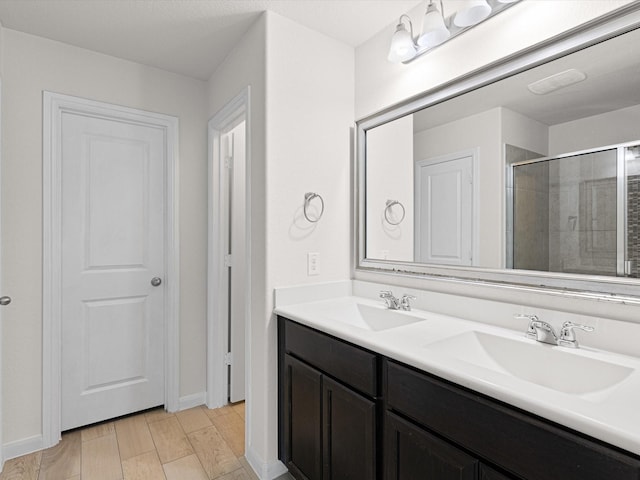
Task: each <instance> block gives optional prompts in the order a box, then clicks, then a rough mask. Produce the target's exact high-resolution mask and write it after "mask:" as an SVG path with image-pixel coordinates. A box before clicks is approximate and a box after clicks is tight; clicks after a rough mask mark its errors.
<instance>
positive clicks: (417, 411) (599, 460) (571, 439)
mask: <svg viewBox="0 0 640 480" xmlns="http://www.w3.org/2000/svg"><path fill="white" fill-rule="evenodd" d="M384 372H385V378H386V385H385V388H384V390H383V391H384V394H385V399H386V406H387V409H388V410H387V411H388V412H393V414H395V415H398V416H401V417H403V418H405V419H406V420H407V421H408V422H411V423H412V424H415V425H417V426H418V427H419V428H423V429H424V430H425V432H426V431H427V430H428V431H429V433H430V434H432V435H434V436H437V437H438V438H439V439H441V440H440V441H441V442H446V443H447V444H449V445H455V448H458V449H459V450H461V451H464V452H466V453H468V454H469V455H471V456H472V457H476V458H478V459H479V460H480V462H482V463H480V464H479V466H478V475H479V477H477V478H481V479H487V480H494V479H500V480H502V479H509V478H513V479H520V478H522V479H528V480H560V479H562V480H605V479H606V480H609V479H611V480H639V479H640V458H638V457H637V456H634V455H631V454H627V453H625V452H622V451H620V450H618V449H615V448H613V447H610V446H608V445H605V444H603V443H602V442H599V441H597V440H595V439H591V438H588V437H586V436H584V435H580V434H578V433H576V432H573V431H570V430H568V429H566V428H564V427H561V426H559V425H556V424H553V423H551V422H548V421H546V420H543V419H541V418H538V417H535V416H533V415H531V414H529V413H526V412H523V411H520V410H518V409H516V408H513V407H511V406H509V405H506V404H503V403H501V402H498V401H496V400H493V399H491V398H488V397H486V396H484V395H481V394H478V393H475V392H473V391H471V390H467V389H465V388H462V387H459V386H457V385H455V384H452V383H450V382H447V381H445V380H442V379H439V378H437V377H434V376H432V375H429V374H426V373H424V372H422V371H419V370H416V369H414V368H411V367H407V366H405V365H402V364H399V363H397V362H394V361H391V360H388V359H385V360H384ZM387 438H388V435H387ZM388 447H389V442H387V443H385V447H384V448H385V450H388ZM489 465H491V467H490V466H489ZM493 467H496V468H495V469H493ZM499 471H500V472H505V473H499ZM390 478H394V477H390ZM407 478H408V477H407ZM416 478H418V477H416ZM443 478H467V477H464V476H460V477H450V476H447V477H443ZM473 478H476V477H473Z"/></svg>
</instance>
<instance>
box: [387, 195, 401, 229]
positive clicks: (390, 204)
mask: <svg viewBox="0 0 640 480" xmlns="http://www.w3.org/2000/svg"><path fill="white" fill-rule="evenodd" d="M395 205H400V208H401V209H402V216H401V217H400V220H395V221H394V220H392V219H391V218H390V216H389V213H390V212H391V209H392V208H393V207H394V206H395ZM405 213H406V212H405V209H404V205H402V203H400V202H399V201H398V200H387V204H386V205H385V207H384V219H385V220H386V221H387V223H389V224H390V225H400V224H401V223H402V221H403V220H404V215H405Z"/></svg>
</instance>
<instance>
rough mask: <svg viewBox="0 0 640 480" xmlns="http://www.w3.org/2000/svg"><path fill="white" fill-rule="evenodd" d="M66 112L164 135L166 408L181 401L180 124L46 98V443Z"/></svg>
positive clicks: (56, 374)
mask: <svg viewBox="0 0 640 480" xmlns="http://www.w3.org/2000/svg"><path fill="white" fill-rule="evenodd" d="M64 112H70V113H76V114H81V115H89V116H94V117H99V118H106V119H114V120H116V121H121V122H131V123H135V124H138V125H145V126H150V127H154V128H161V129H163V130H164V132H165V142H166V154H167V158H166V165H165V169H166V172H165V182H166V185H165V203H166V204H165V212H166V213H165V214H166V219H165V233H164V236H165V238H164V242H165V266H166V267H165V268H166V273H165V285H166V287H165V288H166V298H165V305H164V307H165V332H164V337H165V346H164V348H165V408H166V409H167V410H169V411H175V410H177V409H178V401H179V345H180V343H179V342H180V339H179V333H180V330H179V323H178V320H179V307H180V297H179V295H180V285H179V280H180V278H179V273H180V272H179V265H180V263H179V251H180V250H179V205H178V118H176V117H172V116H169V115H162V114H159V113H153V112H146V111H143V110H137V109H133V108H128V107H122V106H119V105H112V104H107V103H102V102H96V101H92V100H87V99H84V98H79V97H73V96H68V95H61V94H57V93H52V92H47V91H45V92H43V152H42V153H43V156H42V158H43V252H42V254H43V272H42V273H43V279H42V282H43V299H42V300H43V311H42V322H43V325H42V334H43V343H42V361H43V362H42V377H43V383H42V433H43V435H42V442H43V448H48V447H51V446H53V445H55V444H56V443H57V442H58V441H59V440H60V433H61V431H60V428H61V423H60V412H61V348H62V336H61V325H62V318H61V312H62V291H61V283H62V282H61V273H62V228H61V226H62V194H61V192H62V190H61V189H62V182H61V171H62V168H61V166H62V165H61V164H62V155H61V153H62V152H61V148H60V138H61V127H62V114H63V113H64Z"/></svg>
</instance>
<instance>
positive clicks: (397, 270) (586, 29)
mask: <svg viewBox="0 0 640 480" xmlns="http://www.w3.org/2000/svg"><path fill="white" fill-rule="evenodd" d="M638 28H640V2H638V1H636V2H633V3H630V4H628V5H625V6H623V7H621V8H619V9H616V10H614V11H612V12H609V13H608V14H605V15H603V16H601V17H598V18H595V19H593V20H591V21H589V22H587V23H585V24H582V25H579V26H578V27H575V28H573V29H570V30H568V31H566V32H563V33H562V34H560V35H557V36H554V37H552V38H550V39H548V40H545V41H543V42H540V43H538V44H535V45H532V46H531V47H529V48H526V49H524V50H521V51H519V52H516V53H514V54H512V55H509V56H507V57H504V58H502V59H499V60H497V61H495V62H493V63H490V64H488V65H486V66H484V67H482V68H480V69H477V70H474V71H472V72H469V73H467V74H465V75H462V76H460V77H457V78H455V79H453V80H451V81H449V82H447V83H445V84H442V85H440V86H437V87H435V88H433V89H430V90H427V91H425V92H422V93H420V94H418V95H415V96H413V97H410V98H408V99H406V100H404V101H401V102H399V103H397V104H394V105H391V106H389V107H388V108H385V109H383V110H381V111H380V112H377V113H374V114H371V115H368V116H366V117H364V118H362V119H360V120H358V121H356V124H355V129H354V132H355V133H354V134H355V141H354V144H355V147H356V152H355V162H354V163H355V165H354V166H355V171H356V174H355V175H354V180H355V181H354V216H355V222H354V224H355V232H354V233H355V234H354V242H353V248H354V252H353V258H354V260H355V262H354V263H355V264H354V272H353V273H354V277H355V276H356V275H355V274H357V273H358V272H363V273H378V274H387V275H389V274H395V275H402V276H410V277H413V278H428V279H431V280H439V281H444V282H449V283H461V284H466V285H480V286H492V287H499V288H508V289H514V288H515V289H519V290H527V291H532V292H537V293H543V294H551V295H560V296H563V297H570V298H580V299H585V298H590V299H595V300H599V301H607V302H614V303H624V304H637V305H640V294H639V293H638V287H639V286H640V285H638V283H637V280H636V281H635V282H631V281H630V280H629V279H627V278H625V277H604V276H596V275H574V274H564V273H554V272H540V271H527V270H507V269H494V268H481V267H456V266H443V265H429V264H419V263H415V262H397V261H395V262H394V261H389V260H378V259H368V258H366V257H365V252H366V211H365V204H366V202H365V199H366V183H365V178H366V165H365V163H366V162H365V159H366V131H367V130H369V129H371V128H374V127H377V126H380V125H382V124H385V123H388V122H390V121H393V120H396V119H398V118H401V117H403V116H405V115H409V114H412V113H414V112H416V111H417V110H420V109H423V108H427V107H429V106H432V105H435V104H437V103H441V102H443V101H446V100H449V99H451V98H454V97H457V96H459V95H463V94H465V93H467V92H470V91H472V90H476V89H478V88H481V87H483V86H485V85H488V84H490V83H494V82H496V81H499V80H502V79H504V78H507V77H510V76H513V75H516V74H518V73H520V72H523V71H525V70H529V69H531V68H535V67H536V66H538V65H541V64H544V63H547V62H550V61H552V60H555V59H557V58H560V57H563V56H566V55H569V54H571V53H574V52H576V51H578V50H582V49H584V48H588V47H590V46H592V45H595V44H597V43H600V42H603V41H606V40H609V39H611V38H613V37H616V36H618V35H622V34H624V33H628V32H630V31H632V30H635V29H638Z"/></svg>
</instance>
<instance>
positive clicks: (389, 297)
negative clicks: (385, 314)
mask: <svg viewBox="0 0 640 480" xmlns="http://www.w3.org/2000/svg"><path fill="white" fill-rule="evenodd" d="M380 298H382V299H383V300H384V303H385V305H386V306H387V308H388V309H389V310H404V311H407V312H408V311H410V310H411V304H410V303H409V302H410V301H411V300H415V299H416V297H414V296H413V295H407V294H405V295H403V296H402V298H399V299H398V298H396V297H395V296H394V295H393V293H392V292H391V291H389V290H382V291H380Z"/></svg>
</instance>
